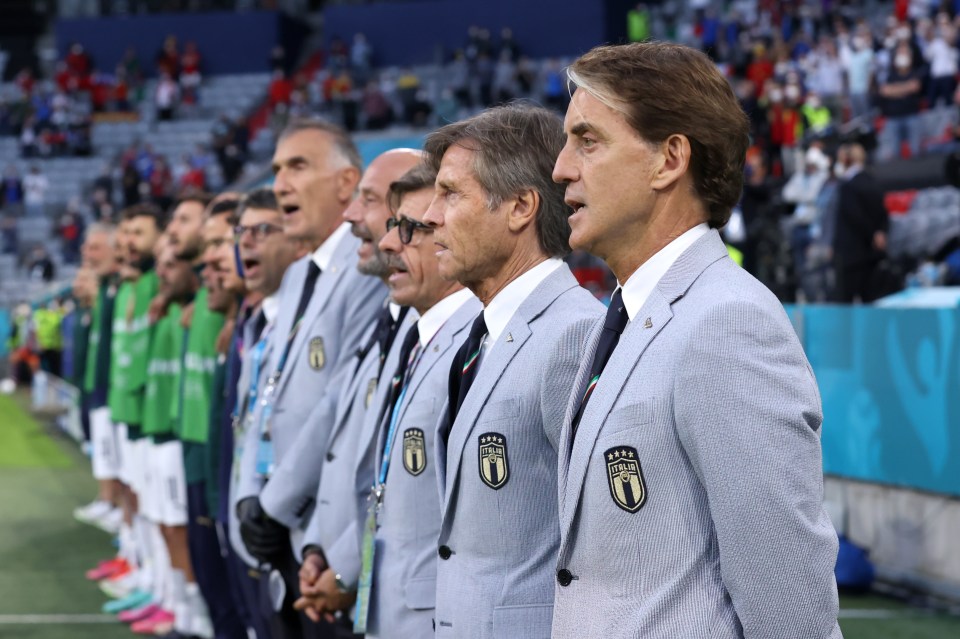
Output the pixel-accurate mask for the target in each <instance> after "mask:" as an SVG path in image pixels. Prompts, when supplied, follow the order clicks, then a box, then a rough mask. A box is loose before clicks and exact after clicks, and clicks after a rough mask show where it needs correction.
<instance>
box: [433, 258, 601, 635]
mask: <svg viewBox="0 0 960 639" xmlns="http://www.w3.org/2000/svg"><path fill="white" fill-rule="evenodd" d="M602 314H603V306H602V305H601V304H600V303H599V302H597V301H596V300H595V299H594V298H593V296H592V295H590V293H588V292H587V291H586V290H584V289H583V288H581V287H580V286H579V285H578V284H577V281H576V279H575V278H574V277H573V274H572V273H571V272H570V269H569V268H568V267H567V266H566V265H562V266H561V267H560V268H558V269H557V270H556V271H554V272H553V273H552V274H550V275H549V276H548V277H547V279H545V280H544V281H543V282H541V283H540V285H539V286H538V287H537V288H536V290H534V292H533V293H531V295H530V296H529V297H528V298H527V299H526V300H525V301H524V302H523V303H522V304H521V305H520V308H519V309H518V310H517V312H516V313H515V314H514V316H513V318H512V319H511V320H510V322H509V323H508V324H507V326H506V329H505V330H504V332H503V334H502V335H501V336H500V338H499V339H498V340H497V342H496V343H495V344H494V345H493V346H492V347H490V348H489V350H488V351H487V352H485V353H484V355H483V357H482V358H481V361H480V368H479V370H478V371H477V376H476V378H475V379H474V382H473V385H472V387H471V388H470V392H469V393H468V394H467V396H466V398H465V400H464V402H463V405H462V406H461V408H460V411H459V413H458V415H457V420H456V422H455V423H454V424H453V428H452V430H451V431H450V439H449V446H448V448H445V447H444V446H443V442H442V439H441V438H438V443H437V474H438V483H439V487H440V491H441V495H442V502H441V514H442V518H443V519H442V524H441V528H440V536H439V549H438V550H439V553H440V561H439V562H438V564H437V608H436V622H437V636H438V637H457V638H458V639H462V638H465V637H477V638H481V639H493V638H497V639H528V638H529V639H535V638H541V637H548V636H549V635H550V622H551V618H552V616H553V583H554V576H553V573H554V568H553V566H554V562H555V557H556V551H557V546H558V544H559V539H560V531H559V525H558V520H557V500H556V493H555V486H556V474H555V473H556V464H557V445H558V443H559V439H560V426H561V423H562V421H563V410H564V408H565V405H566V401H567V398H568V397H569V394H570V389H571V388H572V386H573V383H574V380H575V376H576V373H577V370H578V368H579V363H580V359H579V358H580V353H581V350H582V346H583V343H584V341H585V340H586V338H587V336H588V334H589V331H590V329H591V327H592V326H593V324H594V322H595V321H596V320H597V318H598V317H600V316H601V315H602ZM442 415H443V417H441V422H440V428H445V427H446V421H447V417H446V415H447V411H446V410H443V411H442Z"/></svg>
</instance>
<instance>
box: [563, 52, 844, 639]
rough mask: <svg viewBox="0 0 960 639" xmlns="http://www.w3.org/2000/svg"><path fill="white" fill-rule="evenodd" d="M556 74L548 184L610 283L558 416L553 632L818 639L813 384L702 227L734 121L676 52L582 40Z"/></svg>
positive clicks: (698, 61)
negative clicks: (559, 111)
mask: <svg viewBox="0 0 960 639" xmlns="http://www.w3.org/2000/svg"><path fill="white" fill-rule="evenodd" d="M569 77H570V80H571V81H572V83H573V84H574V85H576V87H577V90H576V93H575V94H574V95H573V99H572V102H571V104H570V107H569V109H568V111H567V116H566V121H565V128H566V132H567V142H566V145H565V146H564V149H563V152H562V153H561V154H560V157H559V158H558V160H557V165H556V168H555V170H554V178H555V179H556V180H557V181H558V182H560V183H563V184H565V185H566V196H565V200H566V202H567V204H568V205H569V206H570V207H571V208H572V209H573V215H572V216H571V217H570V225H571V227H572V233H571V236H570V243H571V245H572V246H573V247H575V248H578V249H583V250H586V251H589V252H591V253H593V254H595V255H597V256H599V257H601V258H603V259H604V260H605V261H606V263H607V264H608V265H609V266H610V268H611V270H612V271H613V273H614V275H616V277H617V281H618V282H619V283H620V286H619V287H618V289H617V291H616V292H615V293H614V295H613V299H612V301H611V305H610V309H609V310H608V313H607V317H606V319H605V320H604V321H602V322H598V323H597V325H596V326H595V328H594V330H593V331H592V334H591V337H590V340H589V342H588V344H587V348H586V350H585V353H584V357H583V364H582V365H581V368H580V372H579V375H578V378H577V380H578V381H577V384H576V388H575V391H574V393H573V395H572V397H571V399H570V401H569V403H568V407H567V412H566V418H565V419H564V427H563V437H562V438H561V445H560V450H561V455H560V468H559V471H560V472H559V493H560V532H561V535H562V539H561V543H560V552H559V556H558V560H557V563H556V608H555V613H554V626H553V636H554V637H558V638H559V637H564V638H565V637H573V636H576V637H602V638H603V639H613V638H616V637H644V638H650V639H657V638H663V639H668V638H669V639H675V638H677V637H683V638H684V639H697V638H700V637H703V638H704V639H706V638H708V637H709V638H711V639H713V638H719V637H724V638H734V637H776V638H777V639H788V638H797V639H801V638H802V639H813V638H815V637H816V638H823V637H831V638H839V637H840V636H841V634H840V629H839V626H838V625H837V589H836V583H835V580H834V576H833V567H834V563H835V561H836V557H837V538H836V533H835V532H834V529H833V527H832V525H831V523H830V520H829V519H828V517H827V515H826V513H825V511H824V509H823V507H822V498H823V495H822V482H823V474H822V468H821V454H820V441H819V430H820V425H821V420H822V415H821V409H820V397H819V393H818V390H817V382H816V380H815V379H814V376H813V372H812V370H811V369H810V366H809V364H808V363H807V360H806V358H805V357H804V354H803V350H802V348H801V345H800V342H799V340H798V339H797V336H796V334H795V333H794V331H793V328H792V327H791V325H790V322H789V320H788V318H787V316H786V313H785V312H784V310H783V307H782V306H781V305H780V303H779V302H778V301H777V299H776V298H775V297H774V296H773V295H772V294H771V293H770V291H768V290H767V289H766V288H764V287H763V286H762V285H761V284H760V283H759V282H758V281H757V280H755V279H754V278H753V277H751V276H750V275H749V274H748V273H746V272H745V271H744V270H742V269H741V268H739V267H738V266H736V265H735V264H734V262H733V261H732V260H731V259H730V258H729V256H728V255H727V252H726V249H725V247H724V244H723V241H722V240H721V238H720V235H719V233H718V231H717V229H718V228H720V227H722V226H723V225H724V224H725V223H726V222H727V219H728V218H729V216H730V211H731V209H732V207H733V206H734V205H735V204H736V202H737V200H738V198H739V195H740V189H741V184H742V175H743V165H744V157H745V152H746V149H747V146H748V144H749V141H748V124H747V118H746V116H745V115H744V114H743V112H742V110H741V109H740V107H739V106H738V103H737V99H736V97H735V96H734V94H733V91H732V90H731V88H730V86H729V84H728V83H727V80H726V79H725V78H724V77H723V76H722V75H721V74H720V72H719V71H718V70H717V68H716V66H715V65H714V64H713V63H712V62H711V61H710V60H709V59H708V58H707V57H706V56H705V55H703V54H702V53H700V52H699V51H695V50H693V49H689V48H687V47H683V46H680V45H675V44H665V43H639V44H630V45H625V46H612V47H598V48H596V49H594V50H593V51H591V52H589V53H587V54H586V55H584V56H583V57H581V58H580V59H579V60H577V61H576V62H575V63H574V64H573V65H572V66H571V67H570V69H569ZM651 87H657V90H655V91H652V90H651Z"/></svg>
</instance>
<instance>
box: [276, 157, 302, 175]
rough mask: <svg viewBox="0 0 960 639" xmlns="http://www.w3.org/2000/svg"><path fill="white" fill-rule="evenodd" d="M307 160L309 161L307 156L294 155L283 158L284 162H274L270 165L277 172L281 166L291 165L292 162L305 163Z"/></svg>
mask: <svg viewBox="0 0 960 639" xmlns="http://www.w3.org/2000/svg"><path fill="white" fill-rule="evenodd" d="M306 161H307V158H305V157H304V156H302V155H294V156H292V157H289V158H287V159H285V160H283V161H282V162H274V163H273V164H271V165H270V168H271V169H273V172H274V173H276V172H277V171H279V170H280V167H282V166H290V165H291V164H297V163H305V162H306Z"/></svg>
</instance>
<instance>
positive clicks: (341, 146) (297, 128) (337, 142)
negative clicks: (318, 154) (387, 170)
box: [277, 117, 363, 173]
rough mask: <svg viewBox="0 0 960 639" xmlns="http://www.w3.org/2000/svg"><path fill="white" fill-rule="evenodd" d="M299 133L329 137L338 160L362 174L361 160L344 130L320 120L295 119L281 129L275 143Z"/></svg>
mask: <svg viewBox="0 0 960 639" xmlns="http://www.w3.org/2000/svg"><path fill="white" fill-rule="evenodd" d="M301 131H317V132H319V133H324V134H326V135H329V136H330V138H331V139H332V140H333V148H334V149H335V150H336V151H337V153H338V154H339V155H340V159H341V160H342V161H343V162H344V163H345V164H349V165H350V166H352V167H354V168H355V169H357V171H360V172H361V173H363V159H362V158H361V157H360V151H359V150H357V145H356V144H354V143H353V138H351V137H350V134H349V133H348V132H347V130H346V129H344V128H343V127H341V126H340V125H338V124H334V123H333V122H330V121H328V120H324V119H322V118H315V117H314V118H295V119H293V120H291V121H290V122H289V123H288V124H287V126H285V127H284V128H283V130H282V131H281V132H280V135H279V136H278V137H277V142H278V143H279V142H280V141H282V140H284V139H285V138H288V137H290V136H291V135H294V134H295V133H299V132H301Z"/></svg>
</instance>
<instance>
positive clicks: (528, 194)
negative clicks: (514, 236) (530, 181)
mask: <svg viewBox="0 0 960 639" xmlns="http://www.w3.org/2000/svg"><path fill="white" fill-rule="evenodd" d="M504 204H507V205H509V206H510V209H509V213H508V217H507V228H509V229H510V232H512V233H520V232H522V231H523V230H524V229H525V228H527V227H528V226H530V225H532V224H534V223H535V222H536V219H537V211H539V210H540V194H539V193H537V192H536V191H534V190H533V189H527V190H526V191H521V192H520V193H518V194H517V195H515V196H513V198H511V199H510V200H507V201H506V202H504Z"/></svg>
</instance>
